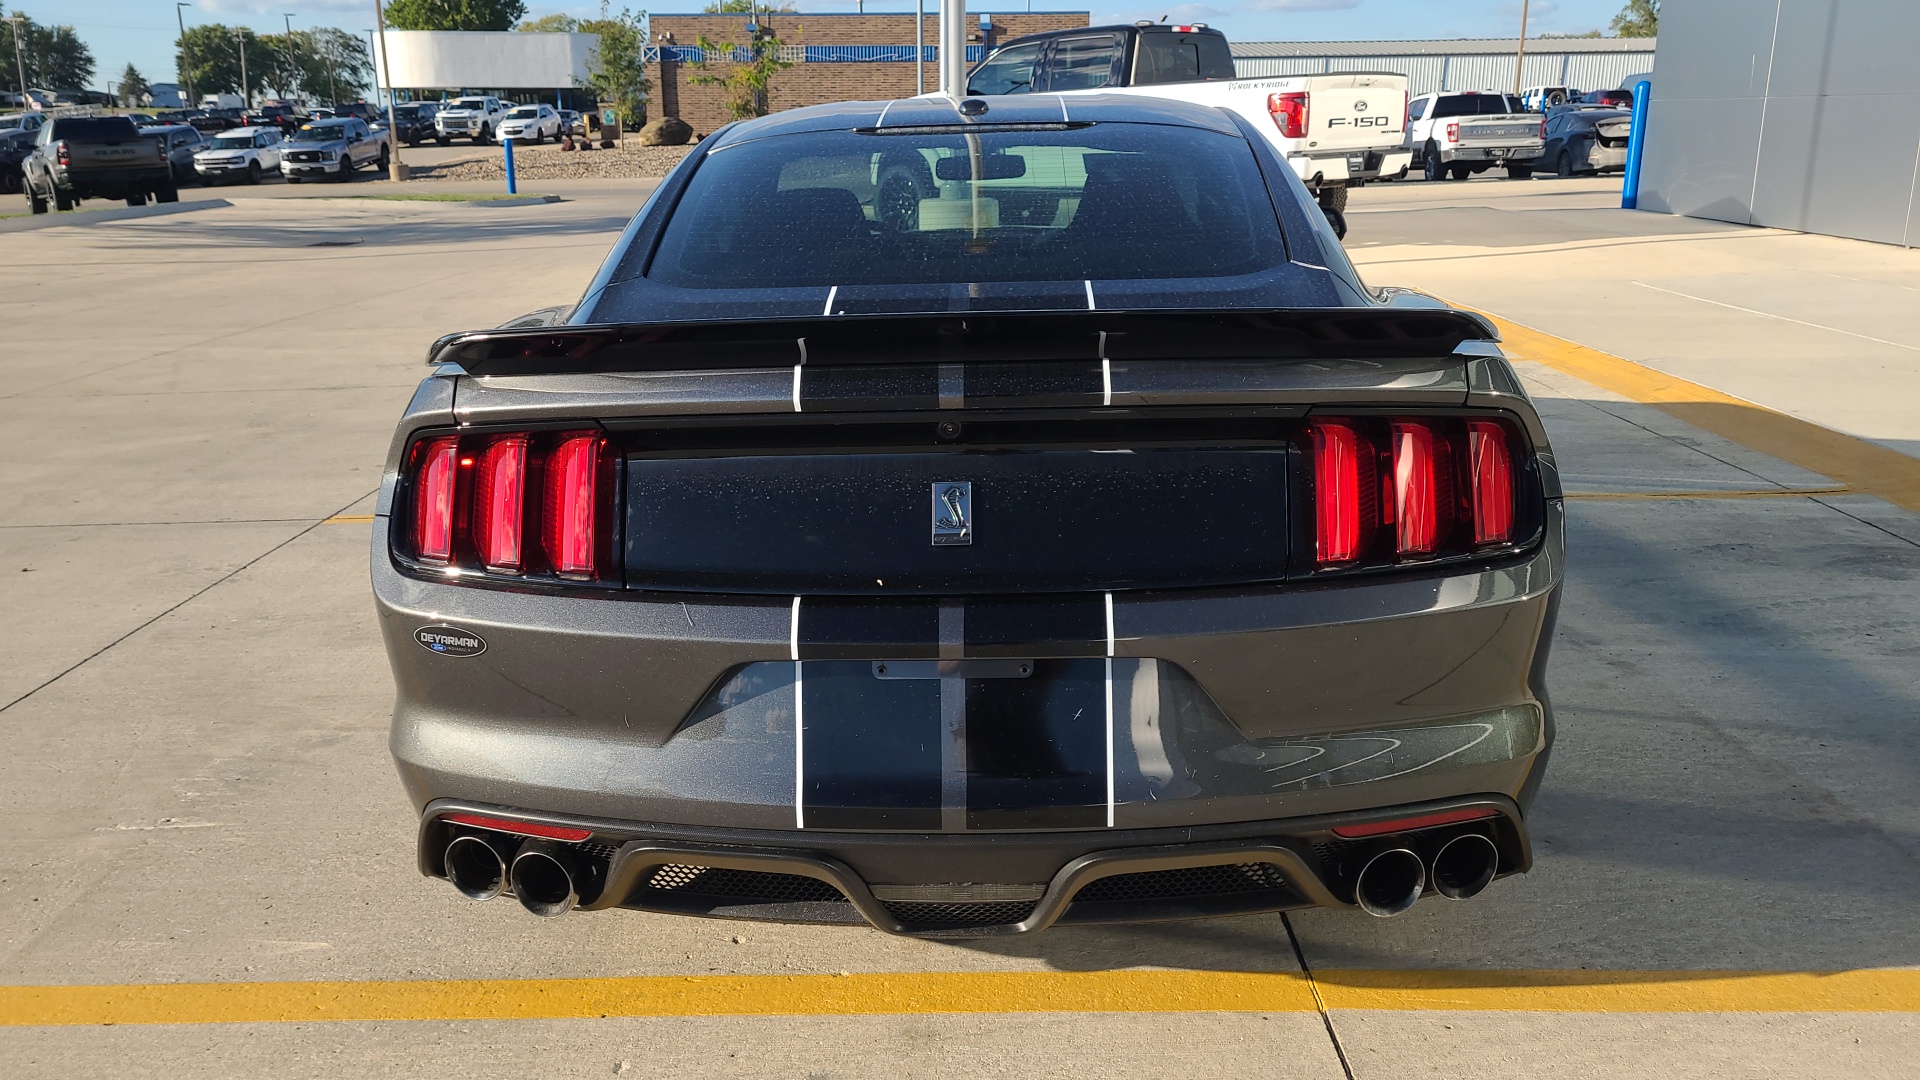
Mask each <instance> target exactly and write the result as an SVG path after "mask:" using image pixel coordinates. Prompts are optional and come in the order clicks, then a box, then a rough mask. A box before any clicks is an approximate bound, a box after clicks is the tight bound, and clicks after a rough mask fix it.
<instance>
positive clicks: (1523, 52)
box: [1513, 0, 1531, 97]
mask: <svg viewBox="0 0 1920 1080" xmlns="http://www.w3.org/2000/svg"><path fill="white" fill-rule="evenodd" d="M1530 2H1531V0H1520V47H1519V48H1518V49H1516V50H1514V53H1513V96H1514V97H1519V96H1520V69H1521V68H1522V67H1524V66H1525V65H1526V62H1527V6H1528V4H1529V3H1530Z"/></svg>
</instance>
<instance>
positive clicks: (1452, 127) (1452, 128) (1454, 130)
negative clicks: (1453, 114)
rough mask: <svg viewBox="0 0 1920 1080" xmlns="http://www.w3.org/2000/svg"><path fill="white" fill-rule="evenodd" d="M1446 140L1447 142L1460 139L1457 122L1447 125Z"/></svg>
mask: <svg viewBox="0 0 1920 1080" xmlns="http://www.w3.org/2000/svg"><path fill="white" fill-rule="evenodd" d="M1447 141H1448V142H1459V141H1460V125H1459V124H1448V125H1447Z"/></svg>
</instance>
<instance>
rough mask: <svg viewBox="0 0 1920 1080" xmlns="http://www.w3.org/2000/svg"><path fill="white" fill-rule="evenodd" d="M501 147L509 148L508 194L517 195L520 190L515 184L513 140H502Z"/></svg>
mask: <svg viewBox="0 0 1920 1080" xmlns="http://www.w3.org/2000/svg"><path fill="white" fill-rule="evenodd" d="M500 145H501V146H504V147H506V148H507V194H509V195H517V194H519V192H520V188H519V186H518V185H516V184H515V183H514V182H513V140H512V139H501V140H500Z"/></svg>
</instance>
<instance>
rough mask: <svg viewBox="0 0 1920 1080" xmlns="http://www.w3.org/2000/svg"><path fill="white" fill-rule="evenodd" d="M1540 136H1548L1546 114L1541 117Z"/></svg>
mask: <svg viewBox="0 0 1920 1080" xmlns="http://www.w3.org/2000/svg"><path fill="white" fill-rule="evenodd" d="M1540 137H1541V138H1543V139H1544V138H1546V137H1547V118H1546V116H1545V115H1544V114H1543V115H1542V116H1541V117H1540Z"/></svg>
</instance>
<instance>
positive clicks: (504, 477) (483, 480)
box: [473, 435, 527, 574]
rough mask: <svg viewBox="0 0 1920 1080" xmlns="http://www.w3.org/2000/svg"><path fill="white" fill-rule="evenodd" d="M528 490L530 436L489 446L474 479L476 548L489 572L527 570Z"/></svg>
mask: <svg viewBox="0 0 1920 1080" xmlns="http://www.w3.org/2000/svg"><path fill="white" fill-rule="evenodd" d="M526 487H527V436H525V435H506V436H502V437H500V438H498V439H495V440H493V441H492V442H491V443H489V444H487V448H486V450H485V451H483V452H482V453H481V455H480V467H479V469H478V470H477V471H476V472H475V474H474V478H473V546H474V549H475V550H476V551H478V552H479V553H480V564H481V565H482V566H485V567H486V568H487V569H488V570H492V571H494V572H496V573H509V574H512V573H519V572H520V571H521V570H524V569H525V568H526V560H525V559H524V558H523V556H522V554H521V544H520V537H521V533H522V531H523V530H522V527H521V523H522V522H524V521H525V520H526V509H527V506H526Z"/></svg>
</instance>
